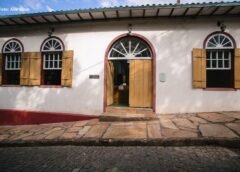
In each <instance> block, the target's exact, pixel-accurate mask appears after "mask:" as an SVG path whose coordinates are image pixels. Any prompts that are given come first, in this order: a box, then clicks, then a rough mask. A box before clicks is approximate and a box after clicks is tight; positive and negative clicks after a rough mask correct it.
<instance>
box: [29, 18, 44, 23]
mask: <svg viewBox="0 0 240 172" xmlns="http://www.w3.org/2000/svg"><path fill="white" fill-rule="evenodd" d="M30 18H31V19H32V20H33V21H34V22H35V23H41V22H40V21H38V20H37V19H35V18H34V17H30Z"/></svg>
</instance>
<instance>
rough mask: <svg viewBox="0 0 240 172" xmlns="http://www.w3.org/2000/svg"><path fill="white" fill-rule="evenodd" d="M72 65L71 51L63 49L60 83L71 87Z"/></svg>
mask: <svg viewBox="0 0 240 172" xmlns="http://www.w3.org/2000/svg"><path fill="white" fill-rule="evenodd" d="M72 66H73V51H72V50H69V51H64V52H63V57H62V77H61V85H62V86H65V87H72Z"/></svg>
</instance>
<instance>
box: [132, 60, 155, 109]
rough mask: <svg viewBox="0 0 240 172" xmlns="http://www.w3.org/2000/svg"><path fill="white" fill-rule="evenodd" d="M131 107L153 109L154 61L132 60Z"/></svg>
mask: <svg viewBox="0 0 240 172" xmlns="http://www.w3.org/2000/svg"><path fill="white" fill-rule="evenodd" d="M129 68H130V69H129V70H130V71H129V75H130V76H129V106H130V107H146V108H150V107H152V84H153V83H152V60H131V61H130V65H129Z"/></svg>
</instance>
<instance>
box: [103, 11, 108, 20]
mask: <svg viewBox="0 0 240 172" xmlns="http://www.w3.org/2000/svg"><path fill="white" fill-rule="evenodd" d="M102 14H103V17H104V19H107V15H106V13H105V11H103V12H102Z"/></svg>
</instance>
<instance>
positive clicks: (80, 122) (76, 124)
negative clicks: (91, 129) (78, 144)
mask: <svg viewBox="0 0 240 172" xmlns="http://www.w3.org/2000/svg"><path fill="white" fill-rule="evenodd" d="M88 122H89V121H88V120H85V121H77V122H75V123H74V124H73V126H74V127H82V126H85V125H86V124H87V123H88Z"/></svg>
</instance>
